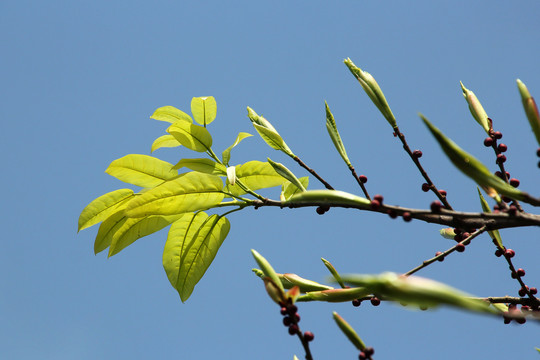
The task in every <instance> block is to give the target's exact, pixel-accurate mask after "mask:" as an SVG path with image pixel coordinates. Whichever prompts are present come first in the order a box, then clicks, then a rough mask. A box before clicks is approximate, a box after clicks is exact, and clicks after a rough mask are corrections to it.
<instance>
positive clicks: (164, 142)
mask: <svg viewBox="0 0 540 360" xmlns="http://www.w3.org/2000/svg"><path fill="white" fill-rule="evenodd" d="M177 146H180V143H179V142H178V140H176V139H175V138H174V136H172V135H163V136H160V137H158V138H157V139H156V140H155V141H154V142H153V143H152V148H151V150H150V152H154V151H156V150H157V149H160V148H164V147H167V148H171V147H177Z"/></svg>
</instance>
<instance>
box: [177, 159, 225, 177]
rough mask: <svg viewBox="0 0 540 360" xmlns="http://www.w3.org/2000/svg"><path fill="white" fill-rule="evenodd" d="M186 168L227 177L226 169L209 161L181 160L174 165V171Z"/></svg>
mask: <svg viewBox="0 0 540 360" xmlns="http://www.w3.org/2000/svg"><path fill="white" fill-rule="evenodd" d="M183 167H186V168H188V169H191V170H194V171H198V172H202V173H206V174H213V175H227V168H226V167H225V166H224V165H222V164H219V163H217V162H215V161H213V160H211V159H206V158H202V159H182V160H180V161H179V162H178V163H177V164H176V165H174V169H181V168H183Z"/></svg>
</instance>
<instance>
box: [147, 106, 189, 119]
mask: <svg viewBox="0 0 540 360" xmlns="http://www.w3.org/2000/svg"><path fill="white" fill-rule="evenodd" d="M150 119H155V120H160V121H166V122H170V123H174V122H176V121H178V120H182V121H186V122H189V123H191V122H193V120H192V119H191V116H189V115H188V114H186V113H185V112H183V111H182V110H179V109H177V108H175V107H174V106H163V107H160V108H157V109H156V111H154V113H153V114H152V116H150Z"/></svg>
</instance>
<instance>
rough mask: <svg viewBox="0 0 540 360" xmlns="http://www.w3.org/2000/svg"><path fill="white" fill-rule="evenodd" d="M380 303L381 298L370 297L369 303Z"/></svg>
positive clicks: (376, 304) (375, 304)
mask: <svg viewBox="0 0 540 360" xmlns="http://www.w3.org/2000/svg"><path fill="white" fill-rule="evenodd" d="M380 304H381V300H380V299H379V298H377V297H375V296H374V297H372V298H371V305H373V306H379V305H380Z"/></svg>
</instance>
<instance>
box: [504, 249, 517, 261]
mask: <svg viewBox="0 0 540 360" xmlns="http://www.w3.org/2000/svg"><path fill="white" fill-rule="evenodd" d="M515 255H516V252H515V251H514V250H512V249H506V251H505V252H504V256H505V257H507V258H508V259H511V258H513V257H514V256H515Z"/></svg>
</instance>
